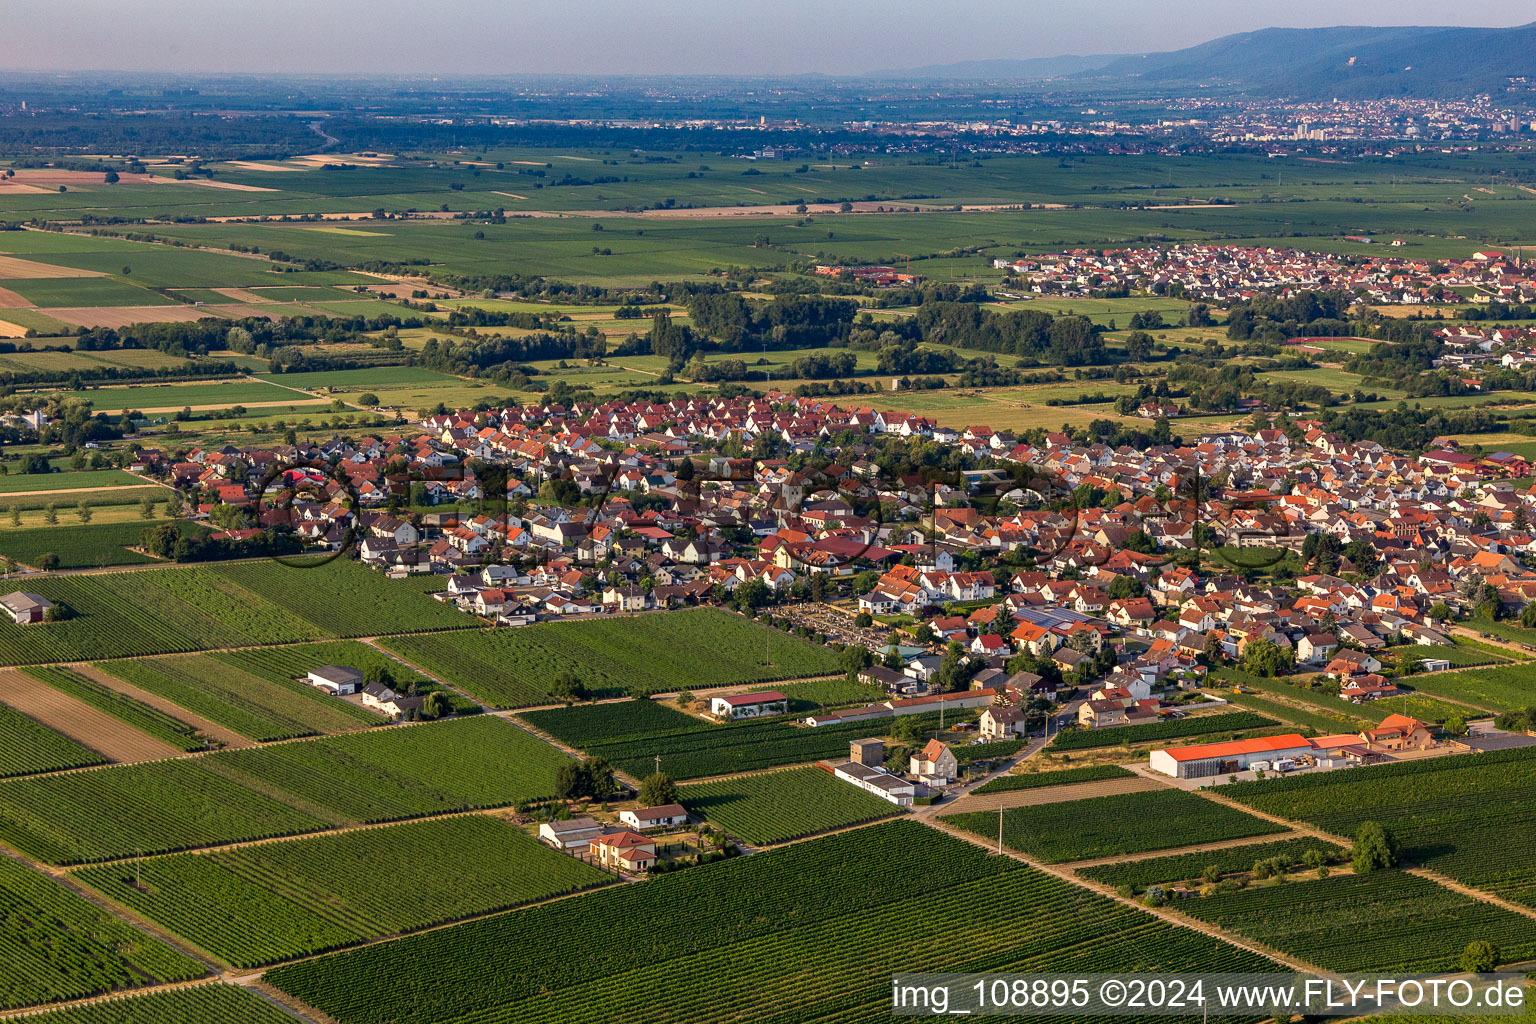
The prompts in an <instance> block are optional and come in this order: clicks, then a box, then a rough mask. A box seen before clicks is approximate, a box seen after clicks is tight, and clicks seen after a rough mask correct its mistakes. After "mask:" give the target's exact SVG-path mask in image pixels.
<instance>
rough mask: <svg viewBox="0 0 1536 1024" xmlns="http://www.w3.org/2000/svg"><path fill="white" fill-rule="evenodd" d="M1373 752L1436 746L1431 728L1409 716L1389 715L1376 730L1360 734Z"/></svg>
mask: <svg viewBox="0 0 1536 1024" xmlns="http://www.w3.org/2000/svg"><path fill="white" fill-rule="evenodd" d="M1360 739H1361V740H1363V741H1364V742H1365V745H1366V746H1367V747H1369V748H1370V749H1372V750H1428V749H1429V748H1430V747H1433V746H1434V745H1435V735H1434V733H1433V732H1431V731H1430V728H1429V726H1427V725H1425V724H1424V723H1423V722H1421V721H1419V720H1418V719H1416V718H1409V717H1408V716H1407V715H1388V716H1387V717H1386V718H1384V719H1382V722H1381V724H1380V725H1378V726H1376V728H1374V729H1366V730H1364V731H1363V732H1361V733H1360Z"/></svg>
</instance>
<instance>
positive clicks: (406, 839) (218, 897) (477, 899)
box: [76, 814, 613, 967]
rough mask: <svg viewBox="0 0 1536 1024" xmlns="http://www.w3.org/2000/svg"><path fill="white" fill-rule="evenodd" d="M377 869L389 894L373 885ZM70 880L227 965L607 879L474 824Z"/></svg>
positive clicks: (387, 832) (260, 961)
mask: <svg viewBox="0 0 1536 1024" xmlns="http://www.w3.org/2000/svg"><path fill="white" fill-rule="evenodd" d="M450 851H451V855H447V854H449V852H450ZM385 865H387V866H388V867H387V868H385ZM381 871H382V872H383V873H384V874H385V875H387V877H388V884H387V885H380V884H379V883H380V875H381ZM76 877H77V878H79V879H80V880H81V881H82V882H84V883H85V884H87V885H89V886H91V887H92V888H93V889H95V890H96V891H98V892H100V893H102V894H103V895H105V896H107V897H109V898H110V899H113V900H116V901H117V902H118V903H121V904H123V905H124V906H126V907H128V908H130V909H131V910H133V911H134V912H136V913H138V914H142V915H143V916H145V917H147V918H148V919H150V920H152V921H154V922H155V923H156V924H159V925H161V926H163V927H165V928H168V929H170V930H171V931H173V932H175V933H176V934H177V935H181V936H183V937H185V938H187V939H189V940H190V941H192V942H193V943H195V944H196V945H197V946H198V947H199V948H200V949H203V950H206V951H207V952H209V953H211V954H213V955H214V956H216V957H218V958H219V959H220V960H223V961H224V962H226V963H229V964H232V965H234V966H236V967H260V966H263V965H266V964H271V963H276V962H278V961H280V960H288V959H293V958H295V957H299V956H305V955H309V954H312V953H319V952H325V951H328V950H332V949H339V948H341V947H343V946H351V945H357V944H358V943H361V942H364V941H366V940H369V939H377V938H383V937H385V936H388V935H396V934H399V933H402V932H408V931H414V930H417V929H421V928H428V927H432V926H433V925H438V924H443V923H445V922H448V921H455V920H461V919H463V918H467V917H473V916H477V915H480V914H485V913H490V912H492V911H496V910H505V909H507V908H510V907H514V906H518V905H521V904H526V903H532V902H536V901H538V900H542V899H546V898H548V897H550V896H557V895H562V894H565V893H569V892H574V891H576V890H579V889H586V888H591V887H594V886H599V885H604V884H607V883H610V882H612V881H613V878H612V876H610V875H608V874H607V873H606V872H604V871H602V870H600V869H599V868H595V867H592V866H590V865H588V864H587V863H586V862H584V861H581V860H577V859H576V858H574V857H571V856H569V855H567V854H564V853H559V852H557V851H555V850H552V849H550V848H549V847H547V846H545V845H544V844H543V843H540V842H539V841H538V840H536V839H533V838H532V837H530V836H529V835H528V834H527V833H525V832H523V831H522V830H521V829H519V828H518V827H516V826H515V825H512V824H509V823H508V822H506V821H504V820H502V819H500V818H494V817H489V816H486V815H478V814H473V815H467V816H464V817H456V818H442V819H438V820H435V821H424V822H412V823H408V824H404V825H391V826H389V827H387V828H378V829H363V830H360V831H355V832H346V833H341V834H337V835H328V836H316V837H314V838H309V839H296V840H293V841H290V842H280V843H259V844H257V845H254V846H243V847H238V848H236V849H233V850H224V851H216V852H213V853H209V854H178V855H175V856H171V857H156V858H152V859H149V860H146V861H143V862H138V863H134V864H128V863H122V864H114V865H106V866H102V867H96V868H91V869H88V870H85V871H80V872H78V873H77V874H76ZM136 880H139V881H142V886H140V885H138V884H136ZM402 893H409V898H408V899H402Z"/></svg>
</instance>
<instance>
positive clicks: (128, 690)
mask: <svg viewBox="0 0 1536 1024" xmlns="http://www.w3.org/2000/svg"><path fill="white" fill-rule="evenodd" d="M70 667H71V668H73V669H74V670H75V671H76V672H78V673H80V674H81V675H83V676H85V677H86V678H87V679H91V680H94V681H96V682H98V683H100V684H101V685H102V686H105V687H107V688H109V689H112V690H116V691H117V692H118V693H122V694H126V695H127V696H129V697H132V698H133V699H134V700H136V701H139V702H141V703H143V704H148V705H149V706H150V707H152V708H154V709H155V710H157V711H164V712H165V713H166V714H168V715H170V716H171V717H172V718H178V719H180V720H181V721H183V722H186V723H187V724H188V725H190V726H191V727H192V728H194V729H196V730H197V731H198V732H200V733H202V734H203V735H204V736H207V737H208V738H209V739H211V740H216V741H218V742H220V743H223V744H224V745H225V746H226V747H251V746H255V745H256V744H255V741H253V740H249V739H247V738H246V737H244V736H241V735H240V734H239V733H237V732H234V731H233V730H230V729H227V728H225V727H224V726H222V725H219V724H218V723H217V722H212V721H209V720H208V719H206V718H204V717H203V716H202V715H194V714H193V713H192V712H190V711H188V710H187V709H186V708H184V707H181V706H180V705H179V704H172V703H171V702H170V701H168V700H166V699H165V698H164V697H160V696H157V695H156V694H153V693H150V692H149V691H148V690H141V689H139V688H138V687H137V686H134V685H133V684H132V683H127V682H124V681H123V680H121V679H119V678H117V676H114V675H111V674H110V673H107V672H103V671H102V670H101V669H99V668H97V667H95V666H94V665H85V664H80V665H72V666H70Z"/></svg>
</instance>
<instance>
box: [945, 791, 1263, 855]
mask: <svg viewBox="0 0 1536 1024" xmlns="http://www.w3.org/2000/svg"><path fill="white" fill-rule="evenodd" d="M944 820H945V821H947V822H949V823H950V824H952V825H955V826H957V827H959V828H963V829H965V830H966V831H968V832H972V833H975V834H976V835H978V836H981V837H983V838H990V839H991V840H993V841H994V842H995V841H996V839H997V815H996V814H993V813H992V812H990V811H975V812H972V813H969V814H955V815H951V816H949V817H947V818H945V819H944ZM1284 831H1285V827H1284V826H1281V825H1275V824H1273V823H1271V822H1268V821H1264V820H1263V819H1260V818H1255V817H1253V816H1252V815H1250V814H1244V813H1243V812H1242V811H1238V810H1233V809H1232V808H1230V807H1226V806H1223V805H1222V804H1218V803H1213V802H1212V801H1210V800H1207V799H1205V798H1204V797H1200V796H1196V795H1195V794H1193V793H1188V792H1185V791H1184V790H1182V789H1154V790H1147V791H1144V792H1139V793H1120V794H1117V795H1114V796H1099V797H1091V798H1089V799H1087V800H1064V801H1059V802H1057V803H1048V804H1035V805H1033V806H1028V807H1014V808H1010V809H1009V810H1007V811H1004V812H1003V844H1004V845H1005V846H1007V847H1008V848H1009V849H1010V850H1017V851H1019V852H1020V853H1023V854H1025V855H1026V856H1029V857H1034V858H1036V859H1038V860H1039V861H1041V862H1042V863H1045V864H1060V863H1063V862H1065V861H1073V860H1088V859H1091V858H1096V857H1114V856H1119V855H1121V854H1127V853H1144V852H1146V851H1149V850H1166V849H1169V848H1170V847H1174V846H1187V845H1190V844H1192V843H1213V842H1217V841H1220V840H1224V839H1245V838H1247V837H1248V836H1262V835H1270V834H1273V833H1275V832H1284Z"/></svg>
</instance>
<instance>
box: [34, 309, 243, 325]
mask: <svg viewBox="0 0 1536 1024" xmlns="http://www.w3.org/2000/svg"><path fill="white" fill-rule="evenodd" d="M48 315H49V316H51V317H53V318H54V319H55V320H62V321H64V322H65V323H67V324H72V325H74V326H76V327H127V326H128V325H129V324H152V323H170V322H175V323H192V322H193V321H195V320H201V319H203V318H204V317H207V316H212V315H213V314H212V313H210V312H209V311H208V308H207V307H206V306H182V305H175V306H74V307H68V306H66V307H61V308H58V309H50V310H49V311H48Z"/></svg>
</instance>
